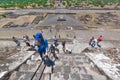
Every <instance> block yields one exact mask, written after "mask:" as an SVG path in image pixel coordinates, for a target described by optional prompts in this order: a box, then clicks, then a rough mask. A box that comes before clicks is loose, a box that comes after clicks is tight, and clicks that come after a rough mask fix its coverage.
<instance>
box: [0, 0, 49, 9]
mask: <svg viewBox="0 0 120 80" xmlns="http://www.w3.org/2000/svg"><path fill="white" fill-rule="evenodd" d="M46 3H47V0H0V7H1V8H8V7H19V8H26V7H27V6H32V7H36V5H38V6H45V5H46Z"/></svg>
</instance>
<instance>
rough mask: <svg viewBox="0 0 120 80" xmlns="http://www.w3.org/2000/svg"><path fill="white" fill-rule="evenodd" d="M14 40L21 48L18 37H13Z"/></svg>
mask: <svg viewBox="0 0 120 80" xmlns="http://www.w3.org/2000/svg"><path fill="white" fill-rule="evenodd" d="M12 40H13V41H14V42H15V43H16V44H17V46H20V41H19V40H18V39H17V38H16V37H14V36H13V37H12Z"/></svg>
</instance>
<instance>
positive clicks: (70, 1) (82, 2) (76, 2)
mask: <svg viewBox="0 0 120 80" xmlns="http://www.w3.org/2000/svg"><path fill="white" fill-rule="evenodd" d="M61 2H62V4H63V5H64V6H66V7H71V6H89V5H93V6H101V7H104V6H105V5H108V4H114V3H118V5H120V0H61ZM28 6H31V7H38V6H43V7H46V6H55V2H54V0H49V1H48V0H0V7H1V8H9V7H18V8H27V7H28Z"/></svg>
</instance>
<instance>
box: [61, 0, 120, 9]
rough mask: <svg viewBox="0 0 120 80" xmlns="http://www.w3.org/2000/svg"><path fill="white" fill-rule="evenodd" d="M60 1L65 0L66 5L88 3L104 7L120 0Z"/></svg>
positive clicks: (84, 4)
mask: <svg viewBox="0 0 120 80" xmlns="http://www.w3.org/2000/svg"><path fill="white" fill-rule="evenodd" d="M62 1H66V2H67V6H68V7H70V6H89V5H93V6H101V7H104V6H105V5H108V4H114V3H118V4H119V5H120V0H62ZM63 5H64V3H63Z"/></svg>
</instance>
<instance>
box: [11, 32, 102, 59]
mask: <svg viewBox="0 0 120 80" xmlns="http://www.w3.org/2000/svg"><path fill="white" fill-rule="evenodd" d="M33 37H34V40H35V42H34V45H33V46H37V47H38V50H37V51H38V53H39V55H40V57H41V59H42V60H43V61H44V59H45V57H46V56H48V53H49V52H50V53H53V56H54V57H55V59H58V57H57V55H56V51H57V53H59V49H58V48H57V46H58V45H59V44H58V38H57V37H56V36H55V37H54V38H53V40H54V42H53V44H51V45H50V48H49V47H48V40H47V39H45V38H44V37H43V35H42V33H41V32H37V33H36V35H33ZM12 39H13V41H14V42H15V43H16V44H17V46H20V42H19V40H18V39H17V38H16V37H14V36H13V37H12ZM102 40H103V38H102V35H101V36H99V37H98V38H97V39H95V38H94V37H92V38H91V39H90V41H89V45H90V46H91V47H95V46H96V45H97V46H98V47H100V48H101V45H100V44H99V43H100V41H102ZM29 41H30V39H29V37H28V36H27V35H25V36H23V42H25V43H26V46H31V45H30V43H29ZM62 46H63V48H62V49H63V52H64V53H65V51H66V41H62Z"/></svg>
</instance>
